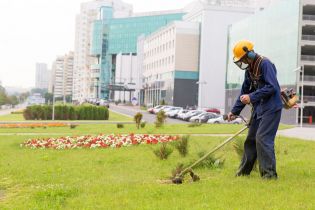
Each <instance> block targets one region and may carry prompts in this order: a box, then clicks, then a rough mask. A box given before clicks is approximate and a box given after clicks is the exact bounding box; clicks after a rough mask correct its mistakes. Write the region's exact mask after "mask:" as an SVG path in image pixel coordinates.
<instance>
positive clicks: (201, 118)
mask: <svg viewBox="0 0 315 210" xmlns="http://www.w3.org/2000/svg"><path fill="white" fill-rule="evenodd" d="M218 117H219V115H217V114H215V113H211V112H206V113H201V114H199V115H197V116H194V117H191V118H190V120H189V121H190V122H197V123H206V122H207V121H208V120H209V119H213V118H218Z"/></svg>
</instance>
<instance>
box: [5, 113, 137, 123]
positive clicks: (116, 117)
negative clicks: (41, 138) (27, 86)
mask: <svg viewBox="0 0 315 210" xmlns="http://www.w3.org/2000/svg"><path fill="white" fill-rule="evenodd" d="M0 121H25V119H24V117H23V114H8V115H2V116H0ZM108 121H122V122H125V121H132V118H131V117H128V116H126V115H121V114H118V113H116V112H112V111H109V119H108Z"/></svg>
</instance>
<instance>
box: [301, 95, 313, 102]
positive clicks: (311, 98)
mask: <svg viewBox="0 0 315 210" xmlns="http://www.w3.org/2000/svg"><path fill="white" fill-rule="evenodd" d="M303 100H304V101H307V102H311V103H312V102H315V96H303Z"/></svg>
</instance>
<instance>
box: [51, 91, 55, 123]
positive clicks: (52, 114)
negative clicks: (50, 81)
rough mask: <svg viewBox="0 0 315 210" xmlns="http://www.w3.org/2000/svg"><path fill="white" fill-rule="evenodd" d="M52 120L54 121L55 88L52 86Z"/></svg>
mask: <svg viewBox="0 0 315 210" xmlns="http://www.w3.org/2000/svg"><path fill="white" fill-rule="evenodd" d="M52 102H53V104H52V118H51V119H52V120H55V86H53V101H52Z"/></svg>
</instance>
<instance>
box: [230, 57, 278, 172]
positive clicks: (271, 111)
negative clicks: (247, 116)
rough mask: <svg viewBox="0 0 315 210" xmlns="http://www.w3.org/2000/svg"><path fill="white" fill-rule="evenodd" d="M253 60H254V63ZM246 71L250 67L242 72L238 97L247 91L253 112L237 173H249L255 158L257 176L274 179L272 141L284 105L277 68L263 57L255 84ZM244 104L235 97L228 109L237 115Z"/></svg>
mask: <svg viewBox="0 0 315 210" xmlns="http://www.w3.org/2000/svg"><path fill="white" fill-rule="evenodd" d="M256 61H257V59H256V60H255V61H254V62H256ZM251 66H252V65H251ZM249 71H251V69H249V70H247V71H245V79H244V82H243V85H242V89H241V94H240V96H241V95H244V94H249V97H250V101H251V103H252V105H253V108H254V112H253V118H252V123H251V125H250V127H249V131H248V135H247V138H246V140H245V143H244V154H243V158H242V161H241V164H240V167H239V170H238V172H237V174H236V175H237V176H241V175H249V174H250V172H251V171H252V169H253V166H254V163H255V161H256V159H258V163H259V171H260V175H261V176H262V177H263V178H277V172H276V158H275V152H274V140H275V136H276V133H277V130H278V126H279V123H280V118H281V109H282V106H283V105H282V101H281V95H280V94H281V90H280V86H279V83H278V80H277V75H276V74H277V70H276V67H275V66H274V64H273V63H271V62H270V61H269V60H268V59H267V58H264V59H263V60H262V62H261V64H260V76H259V77H258V80H257V81H256V85H254V81H253V80H252V79H251V77H250V73H249ZM244 107H245V105H244V104H243V103H242V102H241V100H240V97H238V99H237V101H236V103H235V105H234V107H233V109H232V111H231V112H232V113H233V114H234V115H239V114H240V112H241V111H242V110H243V108H244Z"/></svg>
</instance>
